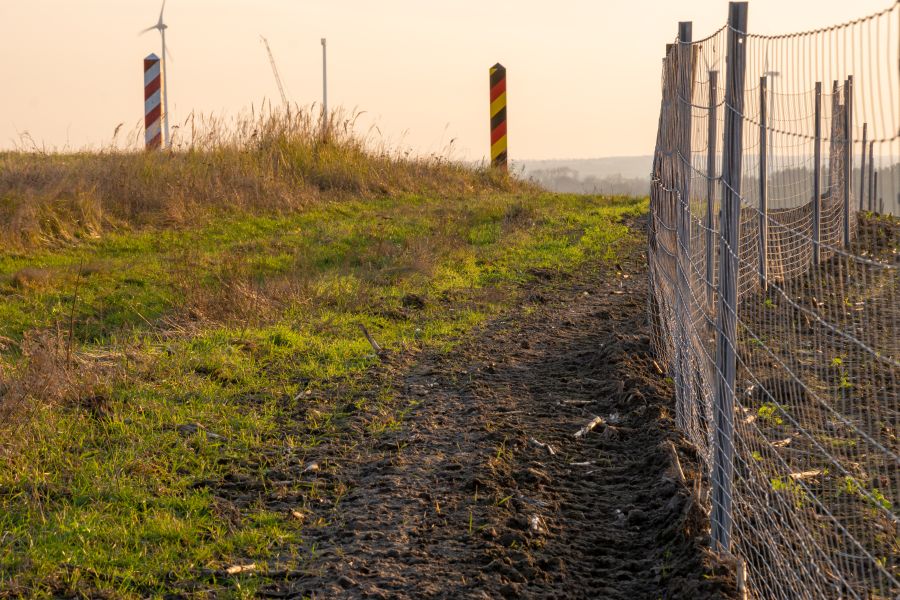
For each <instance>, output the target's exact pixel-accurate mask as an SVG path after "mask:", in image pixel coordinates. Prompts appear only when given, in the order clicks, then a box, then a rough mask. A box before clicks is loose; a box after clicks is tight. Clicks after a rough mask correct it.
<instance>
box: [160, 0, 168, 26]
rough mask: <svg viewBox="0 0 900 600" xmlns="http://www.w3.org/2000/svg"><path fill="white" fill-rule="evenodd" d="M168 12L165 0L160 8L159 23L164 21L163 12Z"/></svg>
mask: <svg viewBox="0 0 900 600" xmlns="http://www.w3.org/2000/svg"><path fill="white" fill-rule="evenodd" d="M164 12H166V0H163V3H162V8H161V9H160V10H159V24H160V25H162V23H163V13H164Z"/></svg>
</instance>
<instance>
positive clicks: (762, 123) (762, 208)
mask: <svg viewBox="0 0 900 600" xmlns="http://www.w3.org/2000/svg"><path fill="white" fill-rule="evenodd" d="M768 92H769V78H768V76H766V75H763V76H762V77H760V78H759V285H760V287H761V288H762V289H763V290H766V289H768V285H769V284H768V280H769V269H768V252H769V187H768V183H769V173H768V158H769V136H768V133H769V131H768V130H769V127H768V110H767V107H766V96H768Z"/></svg>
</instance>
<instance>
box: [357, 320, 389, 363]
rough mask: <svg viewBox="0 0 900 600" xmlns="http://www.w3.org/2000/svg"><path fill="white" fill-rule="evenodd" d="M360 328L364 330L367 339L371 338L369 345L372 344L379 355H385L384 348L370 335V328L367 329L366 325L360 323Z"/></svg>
mask: <svg viewBox="0 0 900 600" xmlns="http://www.w3.org/2000/svg"><path fill="white" fill-rule="evenodd" d="M359 328H360V330H361V331H362V332H363V335H364V336H366V339H367V340H369V345H371V346H372V350H374V351H375V354H377V355H378V356H381V355H383V354H384V349H383V348H382V347H381V346H379V345H378V342H376V341H375V338H373V337H372V336H371V335H369V330H368V329H366V326H365V325H363V324H362V323H360V324H359Z"/></svg>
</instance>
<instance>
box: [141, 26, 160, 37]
mask: <svg viewBox="0 0 900 600" xmlns="http://www.w3.org/2000/svg"><path fill="white" fill-rule="evenodd" d="M156 28H157V27H156V25H154V26H153V27H148V28H147V29H141V30H140V31H138V35H144V34H145V33H147V32H149V31H153V30H154V29H156Z"/></svg>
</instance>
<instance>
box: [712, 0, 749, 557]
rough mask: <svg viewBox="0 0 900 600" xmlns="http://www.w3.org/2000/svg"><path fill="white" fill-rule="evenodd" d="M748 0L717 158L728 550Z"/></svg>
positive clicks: (715, 500)
mask: <svg viewBox="0 0 900 600" xmlns="http://www.w3.org/2000/svg"><path fill="white" fill-rule="evenodd" d="M746 32H747V2H730V3H729V5H728V45H727V58H726V66H727V71H728V72H727V75H728V79H727V84H726V88H725V144H724V146H723V151H724V155H723V159H722V219H721V226H720V227H721V238H720V245H719V254H720V258H719V314H718V320H717V324H718V332H717V335H716V367H717V369H716V372H717V377H716V396H715V402H714V406H713V415H714V421H715V433H714V440H713V441H714V444H713V446H714V450H713V468H712V515H711V523H710V524H711V529H712V535H711V538H712V547H713V549H715V550H717V551H719V552H725V553H727V552H729V551H730V549H731V529H732V523H733V516H732V505H733V497H732V491H733V489H734V488H733V481H734V389H735V387H734V386H735V378H736V375H737V355H736V351H737V302H738V283H739V274H740V261H739V256H738V253H739V252H740V228H741V175H742V173H743V144H744V118H743V115H744V82H745V75H746V55H747V34H746Z"/></svg>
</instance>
